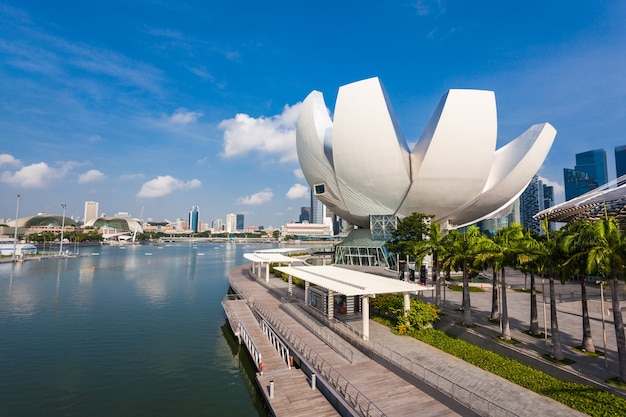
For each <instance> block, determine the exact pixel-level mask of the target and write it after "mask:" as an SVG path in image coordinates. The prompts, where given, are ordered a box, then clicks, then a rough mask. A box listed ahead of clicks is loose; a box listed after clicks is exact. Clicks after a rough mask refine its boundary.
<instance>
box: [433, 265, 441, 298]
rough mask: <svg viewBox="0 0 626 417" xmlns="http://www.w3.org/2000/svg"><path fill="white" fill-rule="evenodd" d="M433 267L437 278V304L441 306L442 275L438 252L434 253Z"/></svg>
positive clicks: (434, 276)
mask: <svg viewBox="0 0 626 417" xmlns="http://www.w3.org/2000/svg"><path fill="white" fill-rule="evenodd" d="M433 267H434V269H435V270H434V274H433V279H434V280H435V305H436V306H437V307H439V305H440V304H441V277H440V275H439V259H438V257H437V254H436V253H434V254H433Z"/></svg>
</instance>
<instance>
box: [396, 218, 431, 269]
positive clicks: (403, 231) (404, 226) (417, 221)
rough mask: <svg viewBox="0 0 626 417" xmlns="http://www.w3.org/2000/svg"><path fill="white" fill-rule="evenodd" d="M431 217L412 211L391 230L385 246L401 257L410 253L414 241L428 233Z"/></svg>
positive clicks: (422, 238)
mask: <svg viewBox="0 0 626 417" xmlns="http://www.w3.org/2000/svg"><path fill="white" fill-rule="evenodd" d="M432 217H433V216H429V215H427V214H424V213H413V214H411V215H410V216H408V217H405V218H404V219H402V220H401V221H400V222H399V223H398V225H397V226H396V228H395V229H394V230H392V231H391V239H390V240H389V242H387V248H388V249H389V250H390V251H391V252H394V253H396V254H398V255H400V257H401V258H404V257H406V256H407V255H411V254H412V253H413V247H414V245H415V242H418V241H421V240H424V238H425V237H426V235H427V234H428V231H429V229H430V219H432Z"/></svg>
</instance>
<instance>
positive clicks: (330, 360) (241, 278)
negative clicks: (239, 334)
mask: <svg viewBox="0 0 626 417" xmlns="http://www.w3.org/2000/svg"><path fill="white" fill-rule="evenodd" d="M248 268H249V267H237V268H235V269H234V270H233V271H231V273H230V276H229V281H230V283H231V286H232V287H233V289H235V290H236V291H237V292H239V293H240V294H241V295H243V296H245V297H246V298H248V299H250V300H254V302H255V303H258V304H260V305H262V306H263V307H264V308H265V309H267V310H268V311H270V312H271V314H272V315H274V316H275V317H276V318H278V320H280V322H281V323H283V324H284V325H286V327H287V328H288V329H289V331H290V332H292V333H293V334H295V335H296V336H297V337H298V338H300V339H301V340H303V341H304V342H305V343H306V345H307V346H308V348H310V349H312V350H313V351H315V352H316V353H317V354H318V355H319V358H322V359H323V361H324V363H325V366H326V365H330V367H332V371H331V372H329V373H328V375H326V379H331V381H329V383H330V384H331V385H341V386H346V387H347V386H348V385H350V386H351V388H349V389H348V388H346V390H347V391H350V390H353V391H354V392H355V393H356V390H358V391H359V395H360V396H361V397H363V396H365V397H367V399H368V400H369V401H371V404H372V405H374V406H375V407H372V409H375V408H376V407H377V408H378V409H379V415H386V416H414V415H416V414H419V415H421V416H458V415H462V414H464V415H471V414H472V413H470V414H467V413H466V412H458V410H459V408H458V406H457V405H456V404H450V405H448V404H446V403H444V402H443V401H439V400H438V399H436V398H433V397H432V396H430V395H429V394H427V393H425V392H424V391H422V390H420V389H419V388H417V387H416V386H414V385H412V384H410V383H408V382H407V381H406V380H404V379H403V378H401V377H400V376H398V375H396V374H395V373H394V372H392V371H390V370H388V369H387V368H385V367H384V366H382V365H380V364H378V363H377V362H375V361H373V360H371V359H369V358H365V359H363V358H361V359H360V360H359V361H354V363H350V362H349V361H347V360H346V359H344V358H343V357H342V356H341V355H339V354H338V353H337V352H336V351H335V350H333V349H332V348H331V347H329V346H328V345H327V344H326V343H325V342H323V341H322V340H321V339H319V338H318V337H317V336H316V335H315V334H313V333H312V332H310V331H309V330H308V329H306V328H305V327H304V326H302V325H301V324H300V323H299V322H298V321H296V320H295V319H294V318H293V317H291V316H290V315H289V314H287V313H286V312H285V311H283V310H282V309H281V308H280V305H281V301H280V300H279V299H278V298H276V297H275V296H274V295H273V294H272V293H271V292H270V291H269V290H268V288H266V287H265V286H264V285H262V284H261V283H260V282H257V281H256V280H254V279H252V278H251V274H250V272H249V270H248ZM357 353H360V352H358V351H357ZM321 377H322V375H320V374H318V378H321ZM273 379H274V380H275V384H276V383H277V382H276V381H277V380H276V378H273ZM264 381H265V379H264ZM334 382H335V383H336V384H334ZM339 382H340V383H339ZM265 384H266V385H267V382H265ZM281 385H282V383H281ZM261 387H264V389H265V385H261ZM275 388H276V391H275V400H278V399H279V397H278V395H277V393H278V387H276V385H275ZM309 391H311V390H310V389H309ZM295 394H296V397H293V398H297V395H299V394H303V392H302V391H300V392H297V391H296V392H295ZM348 402H350V400H348ZM450 402H451V401H450ZM294 404H295V403H294ZM274 406H276V407H277V408H276V409H277V410H278V409H279V408H280V409H281V410H285V412H284V414H278V413H277V415H278V416H282V415H289V416H291V415H294V414H292V413H291V410H290V409H289V407H290V402H289V401H287V400H281V402H280V403H279V402H278V401H276V402H275V403H274V404H272V407H274ZM303 412H304V414H301V415H302V416H305V415H318V410H317V409H316V408H312V407H309V408H308V410H307V408H306V407H304V411H303ZM371 415H376V414H371Z"/></svg>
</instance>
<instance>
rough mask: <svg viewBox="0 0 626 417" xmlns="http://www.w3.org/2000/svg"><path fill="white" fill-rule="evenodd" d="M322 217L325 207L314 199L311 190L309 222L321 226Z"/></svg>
mask: <svg viewBox="0 0 626 417" xmlns="http://www.w3.org/2000/svg"><path fill="white" fill-rule="evenodd" d="M324 217H326V206H325V205H324V204H323V203H322V202H321V201H320V200H318V199H317V197H315V194H314V193H313V190H311V217H310V218H309V222H310V223H315V224H323V223H324Z"/></svg>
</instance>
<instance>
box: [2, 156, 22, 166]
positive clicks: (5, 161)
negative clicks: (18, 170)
mask: <svg viewBox="0 0 626 417" xmlns="http://www.w3.org/2000/svg"><path fill="white" fill-rule="evenodd" d="M2 165H12V166H16V167H19V166H20V165H22V163H21V162H20V160H19V159H15V158H14V157H13V155H9V154H8V153H0V167H1V166H2Z"/></svg>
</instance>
